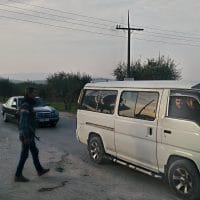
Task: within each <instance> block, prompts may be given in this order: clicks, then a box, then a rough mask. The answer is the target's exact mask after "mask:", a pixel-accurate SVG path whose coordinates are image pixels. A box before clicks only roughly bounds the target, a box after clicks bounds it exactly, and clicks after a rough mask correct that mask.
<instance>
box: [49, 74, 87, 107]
mask: <svg viewBox="0 0 200 200" xmlns="http://www.w3.org/2000/svg"><path fill="white" fill-rule="evenodd" d="M90 81H91V77H90V76H89V75H86V74H84V75H80V73H77V74H73V73H65V72H59V73H54V74H53V75H50V76H49V77H48V78H47V87H48V91H50V95H51V96H52V97H54V98H59V99H60V100H61V101H63V102H64V104H65V109H69V108H70V107H71V105H72V103H75V102H77V100H78V96H79V93H80V91H81V89H82V88H83V86H84V85H85V84H86V83H88V82H90Z"/></svg>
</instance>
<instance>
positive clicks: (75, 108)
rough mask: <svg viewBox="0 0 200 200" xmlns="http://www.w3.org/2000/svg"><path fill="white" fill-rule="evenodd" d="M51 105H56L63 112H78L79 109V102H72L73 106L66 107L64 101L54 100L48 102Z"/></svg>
mask: <svg viewBox="0 0 200 200" xmlns="http://www.w3.org/2000/svg"><path fill="white" fill-rule="evenodd" d="M48 103H49V105H50V106H52V107H54V108H55V109H57V110H58V111H61V112H70V113H76V111H77V104H75V103H74V104H72V106H71V108H69V109H67V110H66V109H65V104H64V103H63V102H58V101H53V102H48Z"/></svg>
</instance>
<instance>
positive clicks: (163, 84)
mask: <svg viewBox="0 0 200 200" xmlns="http://www.w3.org/2000/svg"><path fill="white" fill-rule="evenodd" d="M76 133H77V138H78V140H79V141H80V142H82V143H85V144H87V145H88V150H89V155H90V157H91V159H92V160H93V161H94V162H96V163H102V162H103V160H104V159H105V158H108V157H109V158H112V159H113V160H114V161H116V162H119V163H121V164H125V165H127V166H129V167H132V168H135V169H138V170H142V171H143V172H148V173H150V174H152V175H160V176H164V177H166V178H167V180H168V182H169V185H170V187H171V188H172V189H173V190H174V191H175V192H176V193H177V194H178V195H179V196H181V197H183V198H186V199H200V173H199V172H200V84H199V83H197V82H196V83H195V82H179V81H113V82H101V83H89V84H86V86H85V87H84V89H83V91H82V93H81V95H80V98H79V109H78V112H77V131H76Z"/></svg>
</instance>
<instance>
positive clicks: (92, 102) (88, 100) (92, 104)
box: [80, 90, 100, 111]
mask: <svg viewBox="0 0 200 200" xmlns="http://www.w3.org/2000/svg"><path fill="white" fill-rule="evenodd" d="M99 95H100V93H99V91H98V90H86V91H85V94H84V97H83V100H82V104H81V106H80V109H83V110H89V111H97V107H98V103H99V97H100V96H99Z"/></svg>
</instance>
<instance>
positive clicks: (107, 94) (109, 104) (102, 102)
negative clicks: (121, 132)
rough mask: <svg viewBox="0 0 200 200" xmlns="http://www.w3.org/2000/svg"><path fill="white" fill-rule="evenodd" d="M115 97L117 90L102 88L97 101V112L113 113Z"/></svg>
mask: <svg viewBox="0 0 200 200" xmlns="http://www.w3.org/2000/svg"><path fill="white" fill-rule="evenodd" d="M116 98H117V91H111V90H102V91H101V92H100V98H99V103H98V108H97V109H98V110H99V112H102V113H106V114H113V113H114V108H115V103H116Z"/></svg>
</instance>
